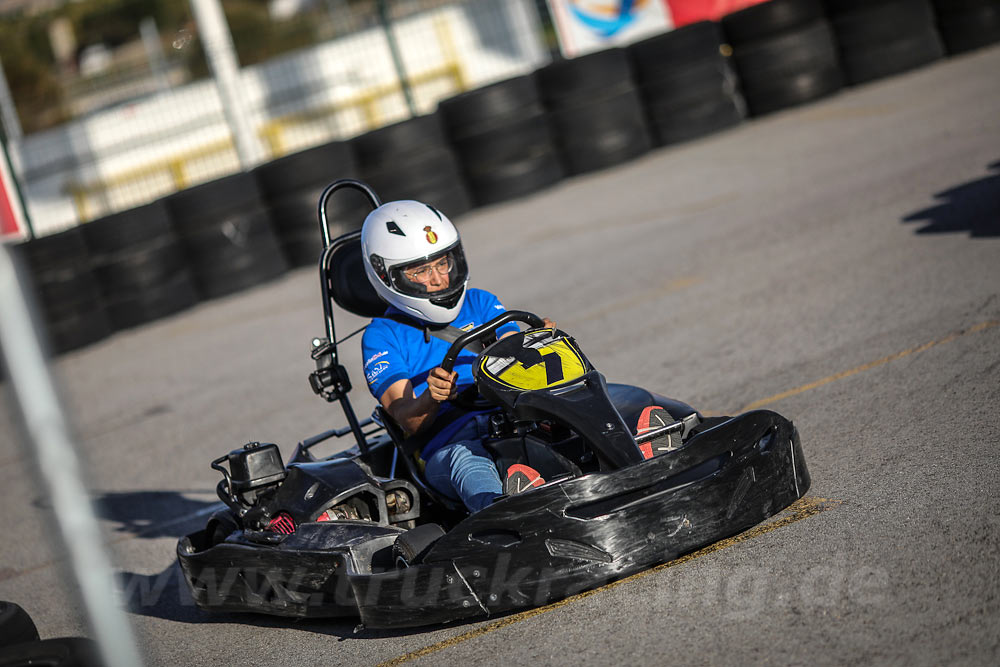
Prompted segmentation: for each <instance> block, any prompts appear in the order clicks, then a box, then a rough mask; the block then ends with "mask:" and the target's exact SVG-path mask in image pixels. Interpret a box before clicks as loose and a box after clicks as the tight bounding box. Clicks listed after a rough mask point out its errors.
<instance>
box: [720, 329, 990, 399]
mask: <svg viewBox="0 0 1000 667" xmlns="http://www.w3.org/2000/svg"><path fill="white" fill-rule="evenodd" d="M997 325H1000V320H987V321H986V322H980V323H979V324H977V325H975V326H973V327H970V328H968V329H963V330H962V331H956V332H954V333H951V334H948V335H947V336H945V337H944V338H939V339H937V340H932V341H930V342H929V343H924V344H923V345H918V346H917V347H911V348H910V349H908V350H903V351H902V352H897V353H895V354H890V355H889V356H888V357H882V358H881V359H877V360H875V361H870V362H868V363H867V364H863V365H861V366H858V367H856V368H852V369H850V370H846V371H841V372H840V373H836V374H834V375H830V376H829V377H825V378H823V379H821V380H816V381H815V382H810V383H809V384H804V385H802V386H801V387H796V388H795V389H789V390H788V391H783V392H781V393H780V394H775V395H774V396H768V397H767V398H762V399H760V400H759V401H754V402H753V403H750V404H748V405H745V406H743V408H741V409H740V410H738V411H737V413H740V412H747V411H748V410H756V409H757V408H762V407H764V406H765V405H770V404H771V403H777V402H778V401H781V400H784V399H786V398H790V397H792V396H796V395H798V394H801V393H804V392H807V391H811V390H813V389H816V388H818V387H822V386H823V385H826V384H830V383H831V382H836V381H837V380H843V379H844V378H846V377H850V376H852V375H857V374H858V373H863V372H864V371H867V370H871V369H872V368H875V367H877V366H882V365H883V364H887V363H889V362H890V361H896V360H897V359H902V358H903V357H908V356H910V355H911V354H917V353H918V352H923V351H925V350H929V349H930V348H932V347H934V346H936V345H943V344H945V343H950V342H951V341H953V340H955V339H957V338H961V337H962V336H967V335H969V334H974V333H979V332H980V331H985V330H986V329H989V328H991V327H995V326H997Z"/></svg>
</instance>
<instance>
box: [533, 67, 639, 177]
mask: <svg viewBox="0 0 1000 667" xmlns="http://www.w3.org/2000/svg"><path fill="white" fill-rule="evenodd" d="M535 74H536V77H537V83H538V89H539V92H540V94H541V99H542V104H543V105H544V107H545V108H546V109H547V110H548V112H549V128H550V130H551V132H552V137H553V140H554V142H555V146H556V148H557V150H558V152H559V156H560V158H561V159H562V163H563V164H564V165H565V167H566V172H567V173H568V174H582V173H585V172H588V171H595V170H597V169H604V168H606V167H611V166H614V165H616V164H621V163H622V162H626V161H628V160H631V159H633V158H636V157H638V156H640V155H642V154H643V153H646V152H647V151H649V149H650V148H652V146H653V142H652V139H651V137H650V133H649V128H648V126H647V123H646V116H645V112H644V109H643V104H642V100H641V98H640V97H639V92H638V90H637V89H636V86H635V83H634V82H633V78H632V67H631V64H630V62H629V58H628V53H627V52H626V51H625V50H624V49H608V50H605V51H597V52H595V53H591V54H588V55H585V56H582V57H579V58H574V59H572V60H558V61H556V62H554V63H552V64H550V65H547V66H546V67H543V68H541V69H539V70H538V71H537V72H536V73H535Z"/></svg>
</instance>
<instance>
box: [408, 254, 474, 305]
mask: <svg viewBox="0 0 1000 667" xmlns="http://www.w3.org/2000/svg"><path fill="white" fill-rule="evenodd" d="M468 277H469V269H468V266H467V265H466V263H465V253H463V252H462V244H461V242H459V243H456V244H454V245H452V246H451V247H448V248H445V249H444V250H442V251H440V252H437V253H434V254H433V255H428V256H427V257H422V258H420V259H417V260H414V261H412V262H407V263H405V264H397V265H395V266H393V267H392V268H390V269H389V280H390V281H391V283H392V287H393V289H395V290H396V291H397V292H399V293H400V294H404V295H406V296H413V297H418V298H424V299H431V300H433V301H438V300H447V299H448V298H449V297H451V296H452V295H454V294H460V293H461V291H462V289H463V288H464V287H465V281H466V279H467V278H468Z"/></svg>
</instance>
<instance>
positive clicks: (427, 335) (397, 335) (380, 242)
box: [361, 201, 555, 512]
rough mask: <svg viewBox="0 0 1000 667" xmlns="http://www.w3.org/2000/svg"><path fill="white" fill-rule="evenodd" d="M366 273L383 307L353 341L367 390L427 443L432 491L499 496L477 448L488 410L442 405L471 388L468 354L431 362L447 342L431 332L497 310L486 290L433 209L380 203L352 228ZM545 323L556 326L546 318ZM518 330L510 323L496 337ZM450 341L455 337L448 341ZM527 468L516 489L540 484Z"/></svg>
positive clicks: (473, 507)
mask: <svg viewBox="0 0 1000 667" xmlns="http://www.w3.org/2000/svg"><path fill="white" fill-rule="evenodd" d="M361 251H362V254H363V256H364V265H365V274H366V275H367V276H368V280H369V282H371V284H372V285H373V286H374V287H375V291H376V292H377V293H378V294H379V296H380V297H381V298H382V299H383V300H385V301H386V302H387V303H388V304H389V306H388V308H387V309H386V312H385V315H384V316H383V317H376V318H374V319H373V320H372V322H371V324H369V325H368V327H367V329H365V333H364V337H363V338H362V341H361V349H362V353H363V359H364V371H365V378H366V379H367V381H368V389H369V390H370V391H371V393H372V396H374V397H375V399H376V400H378V401H379V403H380V404H381V405H382V407H383V408H384V409H385V410H386V411H387V412H388V413H389V415H390V416H391V417H392V418H393V419H394V420H395V421H396V422H397V423H398V424H399V425H400V426H401V427H402V428H403V430H404V431H406V433H407V436H414V435H416V434H420V437H421V438H424V439H426V443H425V444H424V445H423V447H422V449H421V451H420V457H421V459H422V460H423V461H425V462H426V467H425V469H424V477H425V478H426V480H427V483H428V484H430V486H431V487H433V488H434V489H436V490H437V491H438V492H440V493H441V494H443V495H445V496H447V497H449V498H452V499H455V500H458V499H461V501H462V502H463V503H464V504H465V506H466V507H467V508H468V509H469V511H471V512H475V511H477V510H480V509H482V508H483V507H486V506H488V505H490V504H491V503H492V502H493V500H494V498H496V497H497V496H499V495H501V494H502V493H503V484H502V483H501V480H500V475H499V474H498V473H497V469H496V466H495V464H494V462H493V459H492V458H491V457H490V455H489V454H488V452H487V451H486V449H485V448H484V447H483V444H482V440H483V438H484V437H485V436H486V435H487V433H488V419H489V417H488V415H489V413H490V412H493V410H482V411H468V412H467V411H464V410H461V409H459V408H457V407H456V406H454V405H453V404H451V403H450V402H449V399H454V398H455V397H456V395H457V394H458V392H459V391H461V390H462V389H464V388H465V387H468V386H471V385H472V384H473V378H472V362H473V361H474V360H475V358H476V356H475V354H473V353H472V352H469V351H468V350H463V351H462V353H461V354H459V356H458V358H457V360H456V361H455V367H454V368H455V369H454V371H453V372H451V373H448V372H446V371H445V370H444V369H443V368H441V367H440V366H439V364H440V363H441V360H442V359H443V358H444V356H445V354H446V353H447V352H448V348H449V347H450V346H451V343H450V342H449V341H448V340H446V339H445V338H442V337H440V334H441V332H442V330H445V329H448V328H449V327H454V328H455V329H458V330H460V331H457V332H456V331H452V333H453V334H461V333H463V332H465V331H470V330H471V329H473V328H474V327H477V326H479V325H481V324H484V323H486V322H488V321H490V320H491V319H493V318H494V317H496V316H497V315H500V314H502V313H503V312H505V308H504V306H503V304H501V303H500V300H499V299H498V298H497V297H495V296H494V295H493V294H491V293H489V292H487V291H485V290H480V289H468V288H467V284H468V282H469V270H468V267H467V265H466V262H465V254H464V253H463V252H462V242H461V239H460V238H459V235H458V230H456V229H455V226H454V225H453V224H452V223H451V221H450V220H448V218H447V217H445V216H444V214H442V213H441V212H440V211H438V210H437V209H435V208H434V207H433V206H430V205H427V204H423V203H420V202H416V201H394V202H388V203H386V204H383V205H382V206H379V207H378V208H377V209H375V210H374V211H372V212H371V213H370V214H369V215H368V217H367V218H366V219H365V223H364V226H363V227H362V229H361ZM545 324H546V326H551V327H555V323H554V322H552V321H551V320H548V319H546V320H545ZM517 331H518V327H517V325H516V324H514V323H513V322H511V323H508V324H505V325H504V326H502V327H500V328H499V329H498V330H497V337H498V338H501V337H503V336H509V335H510V334H512V333H515V332H517ZM453 338H454V337H453ZM532 473H534V471H531V470H528V471H524V470H521V471H519V472H517V473H515V474H517V475H527V477H528V479H527V480H520V479H519V480H518V481H517V488H518V489H523V488H524V487H526V486H529V485H533V486H537V485H538V484H541V483H542V482H543V481H544V480H541V478H540V477H539V476H538V474H537V473H534V474H533V475H532Z"/></svg>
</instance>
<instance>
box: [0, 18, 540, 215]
mask: <svg viewBox="0 0 1000 667" xmlns="http://www.w3.org/2000/svg"><path fill="white" fill-rule="evenodd" d="M73 4H74V5H86V4H87V3H86V2H83V3H73ZM104 4H107V3H104ZM131 4H132V5H135V4H137V3H131ZM138 4H140V5H141V4H143V3H138ZM222 4H223V7H224V9H225V12H226V22H227V23H228V28H229V32H230V34H231V36H232V44H233V47H234V51H235V55H236V58H237V59H238V64H239V72H238V97H239V105H240V107H241V108H240V109H239V112H240V113H241V114H243V115H244V117H246V118H248V119H249V124H250V126H251V128H252V135H253V136H252V141H253V142H255V145H256V150H255V153H254V160H253V162H256V163H259V162H266V161H269V160H272V159H274V158H277V157H280V156H282V155H285V154H288V153H291V152H296V151H299V150H302V149H305V148H308V147H311V146H315V145H319V144H322V143H326V142H329V141H332V140H337V139H344V138H349V137H352V136H355V135H358V134H361V133H364V132H366V131H368V130H371V129H374V128H377V127H381V126H383V125H387V124H391V123H393V122H396V121H399V120H402V119H405V118H408V117H410V116H413V115H420V114H424V113H428V112H431V111H433V110H434V109H435V108H436V106H437V103H438V101H440V100H442V99H444V98H447V97H451V96H454V95H456V94H458V93H460V92H462V91H465V90H468V89H471V88H476V87H480V86H482V85H485V84H487V83H490V82H492V81H497V80H501V79H505V78H509V77H512V76H517V75H519V74H523V73H527V72H530V71H532V70H534V69H536V68H537V67H539V66H541V65H543V64H544V63H546V62H548V60H549V59H550V47H549V45H548V43H547V41H546V34H545V29H544V27H543V24H542V22H541V20H540V16H539V11H538V3H537V2H536V0H464V1H446V0H386V1H384V2H383V1H379V0H313V1H309V0H272V1H271V2H269V3H261V2H250V1H246V2H239V1H238V0H226V1H224V2H223V3H222ZM149 5H150V6H151V9H150V16H138V15H137V16H135V17H134V18H135V20H134V30H133V32H132V34H131V35H130V34H128V30H127V26H126V27H125V28H121V27H119V28H118V29H117V32H118V34H117V35H115V36H114V39H116V40H118V41H120V43H118V44H117V45H114V46H111V45H109V44H108V43H104V42H98V43H86V44H85V43H83V42H82V41H80V38H79V37H78V36H76V35H74V34H73V31H74V30H82V29H81V28H79V24H81V23H82V22H81V21H79V20H77V22H76V23H75V24H70V23H69V20H68V19H67V18H66V16H64V15H59V14H58V12H56V13H53V14H51V15H45V14H42V15H34V16H27V15H24V14H22V15H19V16H13V17H12V16H10V15H8V16H7V17H6V18H4V19H3V20H4V21H5V22H6V23H7V24H8V25H7V26H6V27H7V28H9V27H10V23H11V22H12V21H20V22H21V23H22V24H23V25H24V26H26V29H25V32H26V33H27V35H28V38H29V39H35V40H38V39H45V40H48V42H49V47H50V48H51V51H52V53H54V54H56V55H55V58H54V60H53V62H52V63H50V64H49V69H48V70H47V71H46V72H45V75H44V76H42V79H43V81H42V82H41V83H38V82H36V83H35V84H34V85H25V81H24V71H23V70H24V69H25V68H24V67H23V65H22V66H21V67H20V69H19V71H17V72H12V71H11V70H12V69H14V67H13V66H14V65H15V62H14V60H13V59H14V58H15V56H14V55H13V54H12V53H11V52H10V50H9V49H11V48H14V47H15V46H17V45H16V44H12V43H9V42H8V48H7V49H4V48H3V47H0V63H2V64H3V65H4V69H5V70H6V71H7V74H8V80H9V81H10V83H11V86H10V89H11V93H12V98H13V107H14V108H15V109H16V115H15V117H14V118H13V119H12V118H10V116H11V110H10V109H8V112H7V114H5V122H4V126H5V129H6V135H7V139H8V148H9V149H10V153H11V156H12V161H13V162H14V166H15V170H16V171H17V172H18V175H19V177H20V181H21V183H22V186H23V190H24V192H23V194H24V196H25V200H26V203H27V207H28V210H29V215H30V217H31V219H32V220H33V222H34V231H35V234H36V235H44V234H46V233H50V232H53V231H57V230H60V229H64V228H67V227H71V226H73V225H75V224H78V223H80V222H84V221H87V220H91V219H94V218H97V217H101V216H104V215H107V214H108V213H112V212H115V211H119V210H123V209H128V208H133V207H136V206H139V205H142V204H144V203H147V202H150V201H153V200H155V199H157V198H159V197H162V196H164V195H166V194H169V193H171V192H174V191H177V190H181V189H184V188H186V187H189V186H191V185H194V184H196V183H199V182H203V181H207V180H211V179H213V178H216V177H219V176H223V175H225V174H229V173H233V172H236V171H239V170H240V169H246V168H249V167H250V166H252V165H250V164H247V160H246V159H245V156H243V160H242V163H241V155H240V153H239V151H237V146H236V139H237V138H236V137H234V134H233V132H232V123H231V122H228V121H227V119H228V118H229V117H230V113H229V112H230V111H232V109H227V108H226V103H227V101H229V100H230V99H231V98H228V97H227V96H226V95H224V94H220V86H218V85H217V82H216V81H215V80H214V79H213V78H212V77H211V76H210V74H209V72H210V68H209V66H208V59H207V58H206V55H205V52H206V49H205V48H204V44H205V39H204V38H205V37H207V35H205V34H204V33H202V32H199V25H198V24H197V23H196V22H195V21H194V20H193V18H192V12H191V11H190V6H189V5H188V2H187V0H162V1H161V2H160V3H149ZM159 5H163V6H164V7H166V9H167V10H169V11H167V10H164V9H163V7H159V8H157V7H158V6H159ZM157 13H158V14H159V15H160V16H159V20H157V17H155V16H154V14H157ZM43 28H44V30H43ZM98 32H99V31H98ZM121 33H125V34H121ZM87 34H88V35H92V34H97V33H95V32H94V30H93V29H91V30H90V32H89V33H87Z"/></svg>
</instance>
